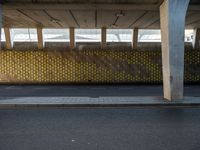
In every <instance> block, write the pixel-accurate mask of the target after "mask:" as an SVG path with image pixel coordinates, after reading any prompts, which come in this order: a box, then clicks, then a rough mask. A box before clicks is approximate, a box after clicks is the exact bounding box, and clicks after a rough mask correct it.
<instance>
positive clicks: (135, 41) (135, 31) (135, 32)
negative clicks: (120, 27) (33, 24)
mask: <svg viewBox="0 0 200 150" xmlns="http://www.w3.org/2000/svg"><path fill="white" fill-rule="evenodd" d="M138 31H139V30H138V28H134V29H133V39H132V47H133V48H134V49H135V48H137V46H138Z"/></svg>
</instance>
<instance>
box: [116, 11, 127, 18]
mask: <svg viewBox="0 0 200 150" xmlns="http://www.w3.org/2000/svg"><path fill="white" fill-rule="evenodd" d="M115 16H116V17H123V16H125V13H123V12H120V13H116V14H115Z"/></svg>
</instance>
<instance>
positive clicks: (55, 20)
mask: <svg viewBox="0 0 200 150" xmlns="http://www.w3.org/2000/svg"><path fill="white" fill-rule="evenodd" d="M51 22H53V23H59V22H60V20H58V19H55V18H51Z"/></svg>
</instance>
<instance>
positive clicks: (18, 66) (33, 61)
mask: <svg viewBox="0 0 200 150" xmlns="http://www.w3.org/2000/svg"><path fill="white" fill-rule="evenodd" d="M161 62H162V61H161V52H160V51H123V50H122V51H114V50H113V51H106V50H84V51H55V52H54V51H31V50H30V51H14V50H3V51H1V52H0V83H35V84H37V83H39V84H40V83H42V84H46V83H161V82H162V65H161ZM185 82H200V51H195V50H193V51H187V52H186V53H185Z"/></svg>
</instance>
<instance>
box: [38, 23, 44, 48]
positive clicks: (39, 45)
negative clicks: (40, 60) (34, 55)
mask: <svg viewBox="0 0 200 150" xmlns="http://www.w3.org/2000/svg"><path fill="white" fill-rule="evenodd" d="M37 37H38V49H43V48H44V42H43V33H42V28H41V27H38V28H37Z"/></svg>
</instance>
